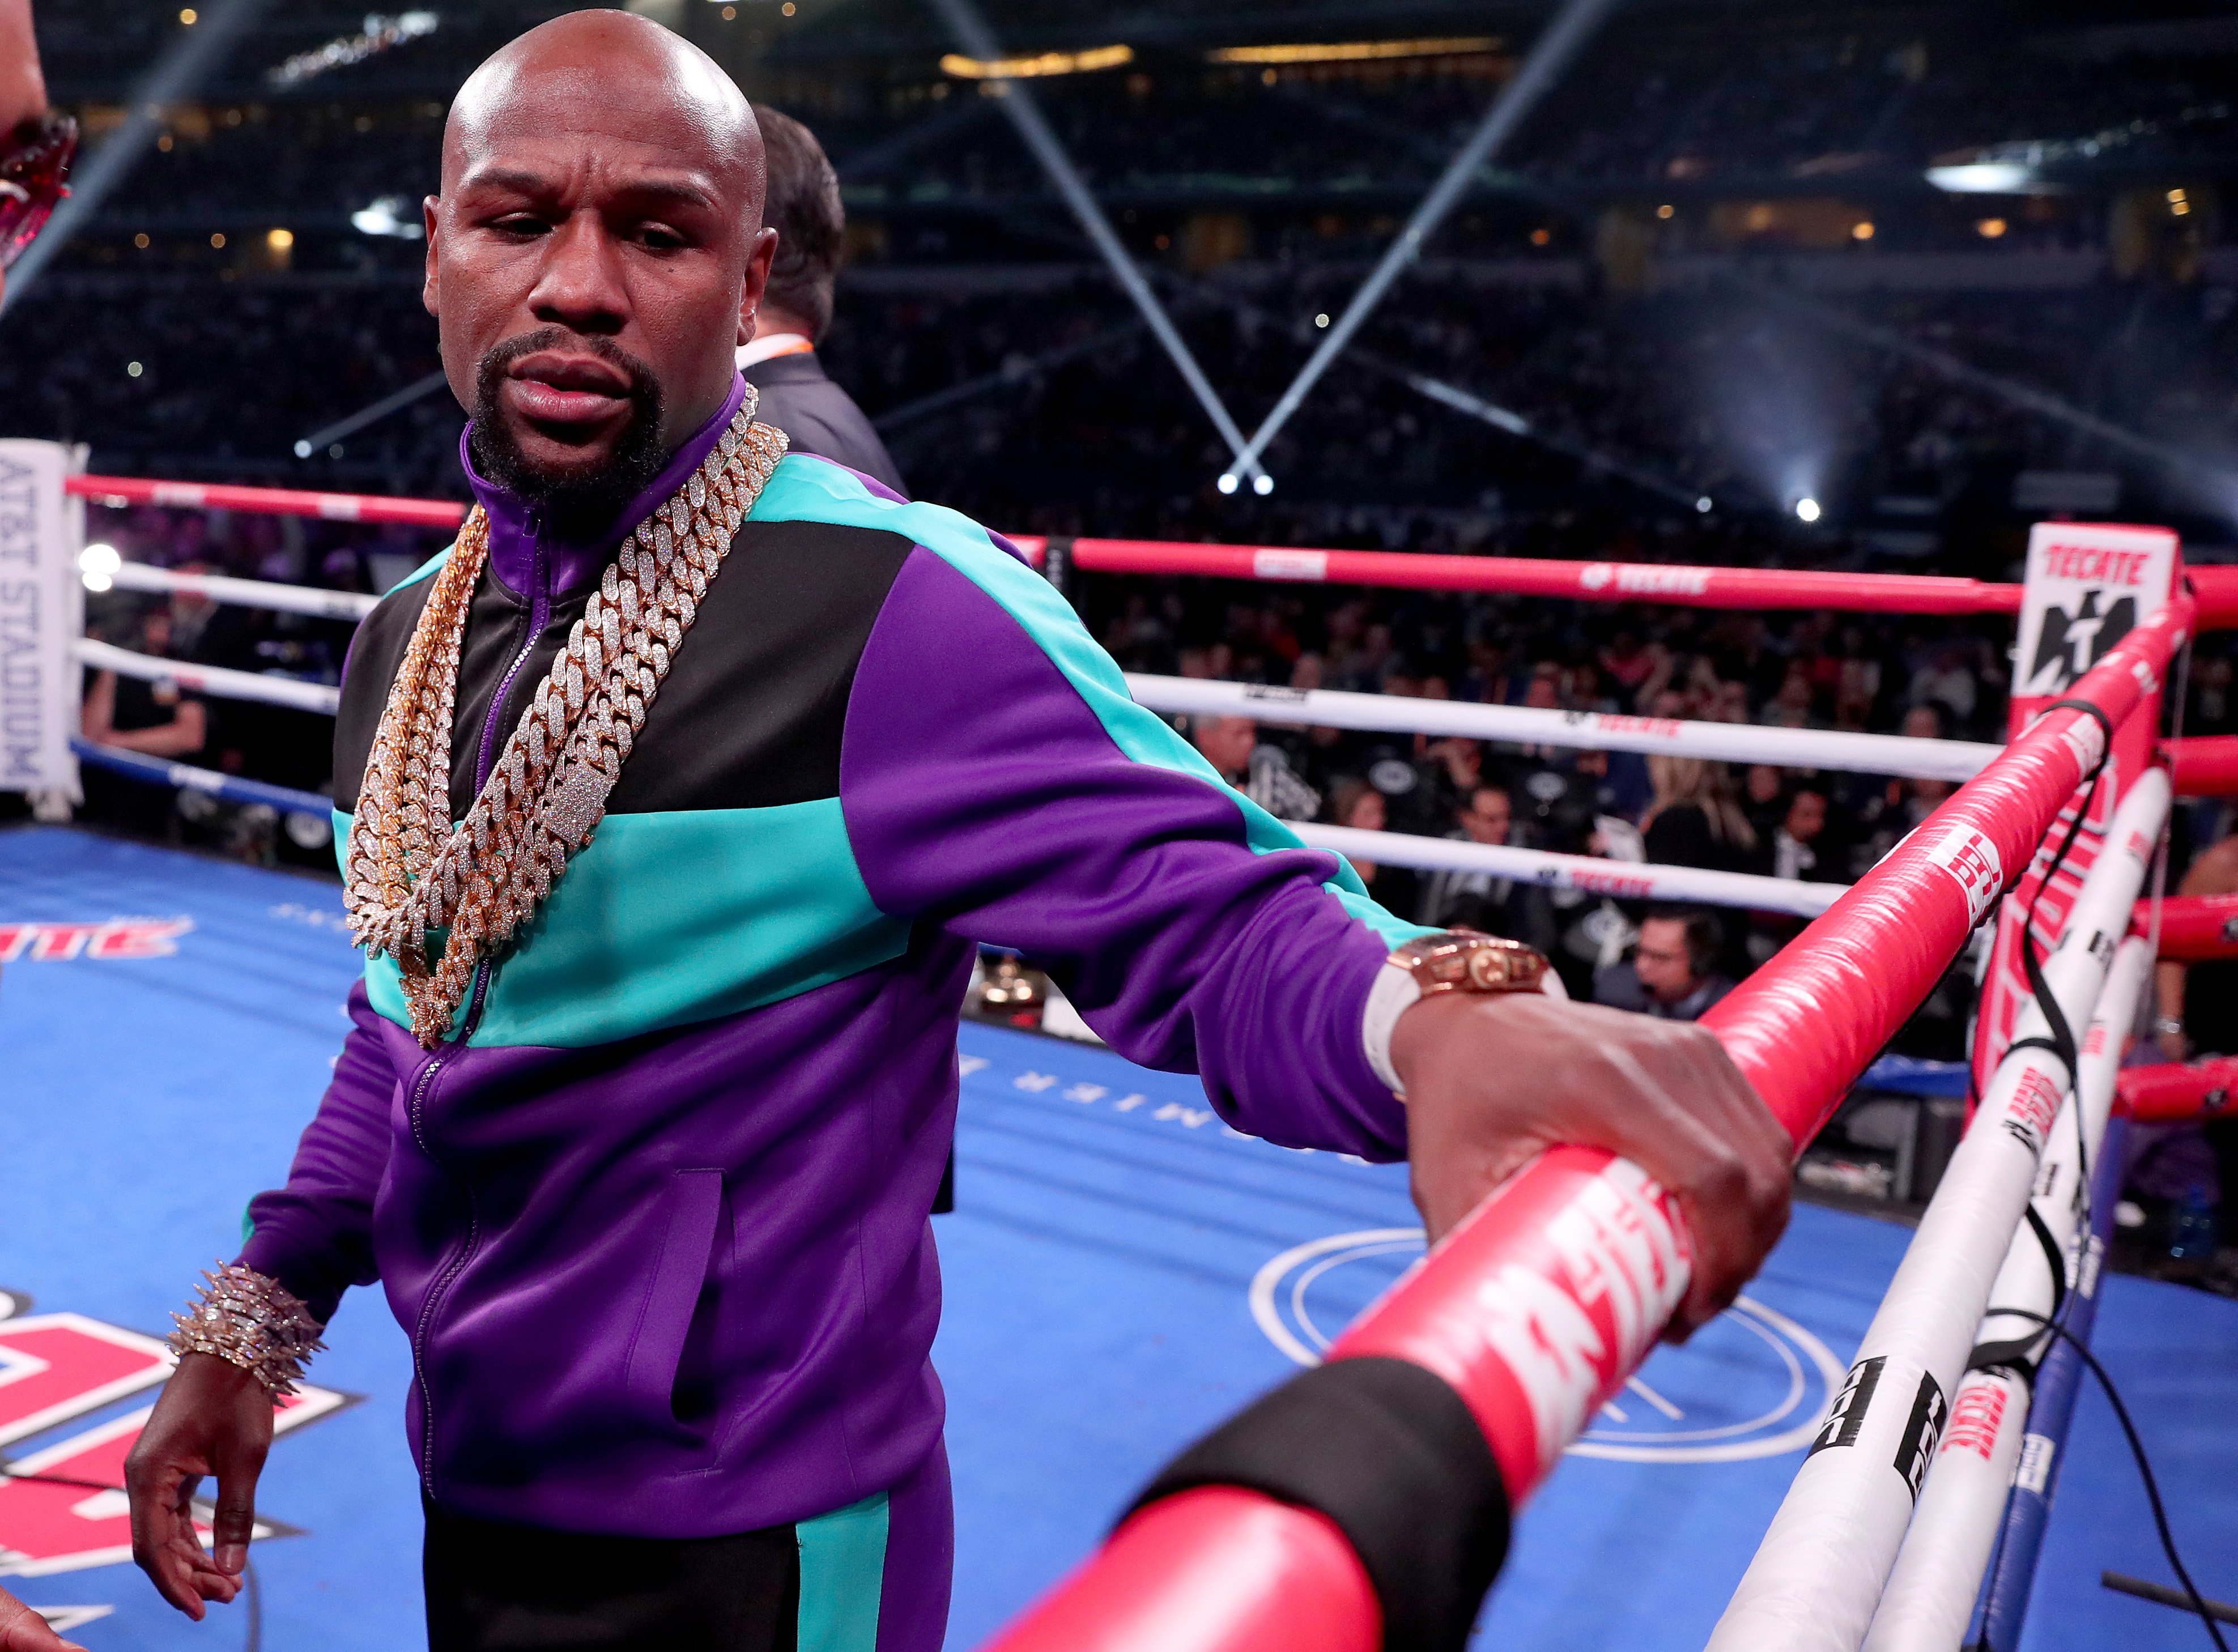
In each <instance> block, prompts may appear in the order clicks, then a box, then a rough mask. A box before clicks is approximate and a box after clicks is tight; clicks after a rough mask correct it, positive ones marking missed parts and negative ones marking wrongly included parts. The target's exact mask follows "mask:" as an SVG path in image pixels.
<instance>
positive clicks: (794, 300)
mask: <svg viewBox="0 0 2238 1652" xmlns="http://www.w3.org/2000/svg"><path fill="white" fill-rule="evenodd" d="M754 118H755V120H756V121H757V122H759V123H760V126H761V129H762V143H763V147H764V148H765V150H766V151H767V153H768V155H769V194H768V201H767V204H766V205H765V207H764V208H763V209H762V221H763V222H764V223H765V224H767V225H769V226H770V227H771V228H773V229H775V230H776V231H777V261H776V262H775V263H774V264H773V265H771V268H770V278H769V287H768V289H767V291H765V293H764V294H763V295H762V305H761V314H760V325H759V327H758V329H757V331H756V332H755V334H754V337H753V340H752V342H751V343H749V344H745V345H742V346H741V347H739V350H738V367H739V370H740V371H741V372H743V373H745V375H746V382H747V383H749V384H751V385H752V386H753V387H755V388H756V389H757V390H758V391H760V392H761V396H762V402H761V411H760V413H759V415H758V416H759V417H760V419H761V420H763V422H764V423H765V424H771V425H775V426H777V427H778V429H779V430H781V431H783V432H784V433H785V434H786V435H787V436H790V437H791V439H792V446H793V451H794V452H796V453H815V454H818V455H820V456H821V457H823V458H824V459H837V460H838V462H839V463H840V464H842V465H844V466H848V467H849V468H851V469H853V470H858V471H860V472H863V474H864V475H865V476H868V477H870V478H871V479H873V480H875V481H878V482H882V483H884V485H885V486H888V487H890V488H891V489H892V490H893V491H894V492H897V493H902V492H906V491H907V490H905V489H904V487H903V486H902V473H901V472H900V470H899V469H898V468H897V467H896V466H895V464H894V461H893V458H892V456H891V454H889V453H887V452H886V445H885V443H884V442H883V441H881V440H879V439H878V433H877V431H876V430H874V429H872V428H871V421H870V420H868V419H865V418H864V416H863V410H862V409H861V408H860V407H857V406H856V405H855V399H854V398H853V397H852V396H851V395H849V394H848V393H846V392H845V391H844V390H842V389H841V388H840V387H838V385H836V384H834V383H832V382H831V380H830V379H829V378H828V377H826V376H825V374H824V365H823V363H821V362H819V361H818V360H817V359H816V346H817V342H818V340H820V339H822V338H823V336H824V333H825V332H826V331H827V330H828V329H829V328H830V327H831V287H832V282H833V281H834V279H835V278H836V277H837V276H838V273H839V255H840V253H841V252H842V250H843V249H844V241H845V239H846V231H847V215H846V213H845V210H844V208H842V207H841V206H840V204H839V177H838V174H837V173H835V172H834V171H833V170H832V169H831V162H830V160H828V159H827V158H826V157H825V155H824V146H823V145H822V144H820V143H818V142H817V141H816V135H815V134H814V133H813V132H811V131H810V130H809V129H807V128H806V127H804V126H803V125H802V124H801V123H800V122H798V121H796V120H794V119H793V118H792V117H791V116H789V115H784V114H780V113H778V111H777V110H776V109H771V108H769V107H768V106H767V105H761V106H758V107H757V108H756V109H755V110H754Z"/></svg>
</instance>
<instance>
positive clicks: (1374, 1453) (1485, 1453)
mask: <svg viewBox="0 0 2238 1652" xmlns="http://www.w3.org/2000/svg"><path fill="white" fill-rule="evenodd" d="M1207 1485H1234V1486H1243V1487H1246V1488H1248V1489H1249V1490H1254V1491H1262V1492H1264V1493H1266V1494H1267V1495H1268V1497H1275V1498H1279V1499H1280V1500H1281V1501H1282V1502H1284V1503H1296V1504H1298V1505H1300V1506H1301V1507H1303V1508H1308V1509H1313V1510H1318V1511H1319V1512H1321V1514H1325V1515H1327V1516H1328V1517H1329V1519H1330V1520H1331V1521H1332V1522H1334V1523H1335V1525H1336V1528H1337V1530H1340V1531H1341V1532H1342V1533H1344V1535H1345V1537H1346V1539H1347V1541H1348V1542H1349V1543H1351V1544H1352V1547H1353V1550H1354V1552H1355V1553H1357V1554H1358V1555H1359V1556H1360V1561H1361V1565H1362V1566H1363V1567H1365V1568H1366V1569H1367V1576H1368V1579H1369V1581H1370V1582H1371V1583H1374V1585H1375V1593H1376V1596H1377V1598H1378V1599H1379V1600H1381V1602H1382V1606H1383V1645H1384V1648H1385V1652H1461V1649H1462V1647H1463V1646H1464V1645H1465V1644H1466V1643H1467V1640H1468V1635H1469V1628H1470V1626H1471V1625H1472V1624H1473V1623H1474V1622H1475V1621H1476V1614H1477V1609H1478V1608H1479V1607H1480V1606H1481V1605H1482V1604H1483V1603H1484V1594H1485V1591H1486V1589H1490V1588H1491V1587H1492V1580H1493V1578H1494V1577H1496V1576H1499V1575H1500V1562H1501V1561H1503V1560H1505V1559H1506V1556H1507V1490H1506V1486H1505V1485H1504V1484H1503V1483H1501V1480H1500V1465H1499V1464H1498V1463H1497V1462H1495V1461H1494V1460H1493V1455H1492V1448H1491V1447H1490V1446H1489V1445H1487V1444H1485V1438H1484V1432H1483V1431H1482V1430H1481V1429H1480V1428H1479V1427H1478V1425H1477V1421H1476V1418H1475V1417H1474V1416H1473V1415H1472V1414H1471V1413H1470V1411H1469V1408H1468V1405H1467V1402H1466V1401H1464V1400H1463V1399H1462V1398H1461V1397H1460V1395H1459V1394H1457V1393H1455V1392H1454V1391H1453V1388H1452V1387H1451V1386H1450V1385H1449V1384H1447V1382H1446V1380H1445V1379H1444V1378H1441V1377H1439V1376H1436V1375H1434V1374H1433V1373H1432V1372H1430V1371H1426V1370H1424V1369H1423V1368H1422V1367H1421V1366H1420V1365H1414V1364H1413V1363H1411V1362H1410V1361H1407V1360H1404V1359H1387V1358H1361V1359H1333V1360H1331V1361H1330V1362H1329V1363H1328V1364H1327V1365H1318V1366H1316V1367H1314V1369H1313V1370H1311V1371H1306V1372H1304V1373H1302V1374H1301V1375H1300V1376H1296V1377H1294V1378H1291V1379H1290V1380H1289V1381H1288V1382H1287V1383H1284V1384H1282V1385H1281V1387H1280V1388H1277V1389H1275V1391H1273V1392H1272V1393H1269V1394H1264V1395H1261V1397H1260V1398H1258V1399H1257V1400H1255V1401H1254V1402H1253V1403H1252V1404H1251V1405H1250V1406H1248V1408H1247V1409H1245V1410H1244V1411H1241V1412H1239V1413H1238V1414H1237V1415H1236V1416H1235V1417H1231V1418H1229V1419H1228V1421H1227V1422H1226V1423H1223V1424H1221V1426H1220V1427H1218V1428H1216V1429H1215V1430H1214V1431H1212V1432H1211V1433H1209V1434H1208V1435H1206V1436H1205V1437H1204V1438H1202V1439H1201V1440H1199V1441H1198V1442H1197V1443H1196V1444H1195V1445H1192V1446H1191V1447H1189V1450H1186V1451H1183V1452H1182V1454H1181V1456H1179V1457H1175V1459H1174V1460H1173V1462H1172V1463H1170V1464H1168V1465H1167V1466H1166V1468H1165V1470H1164V1471H1163V1472H1162V1473H1161V1474H1160V1475H1159V1476H1158V1477H1157V1478H1156V1479H1155V1480H1153V1481H1152V1482H1151V1483H1150V1485H1149V1490H1145V1491H1144V1492H1143V1493H1142V1496H1141V1497H1137V1498H1136V1500H1135V1503H1134V1507H1133V1508H1132V1509H1129V1510H1128V1512H1129V1514H1132V1513H1133V1512H1134V1511H1135V1510H1136V1509H1140V1508H1142V1506H1143V1505H1144V1504H1146V1503H1154V1502H1155V1501H1157V1500H1158V1499H1159V1498H1161V1497H1171V1496H1173V1495H1174V1494H1175V1492H1178V1491H1188V1490H1192V1489H1194V1488H1195V1487H1198V1486H1207Z"/></svg>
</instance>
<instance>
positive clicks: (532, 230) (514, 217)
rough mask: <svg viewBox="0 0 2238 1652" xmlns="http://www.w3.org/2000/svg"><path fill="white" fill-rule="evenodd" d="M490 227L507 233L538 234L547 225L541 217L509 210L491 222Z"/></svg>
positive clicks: (542, 232)
mask: <svg viewBox="0 0 2238 1652" xmlns="http://www.w3.org/2000/svg"><path fill="white" fill-rule="evenodd" d="M490 228H493V229H495V230H497V231H499V232H500V234H502V235H542V234H544V232H545V230H546V228H548V226H547V225H546V223H545V221H543V220H542V219H541V218H536V217H532V216H531V215H528V214H527V213H525V212H509V213H507V215H505V216H504V217H502V218H500V219H498V220H496V221H494V222H493V223H492V224H491V226H490Z"/></svg>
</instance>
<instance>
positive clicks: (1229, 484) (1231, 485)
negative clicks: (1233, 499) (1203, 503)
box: [1213, 471, 1235, 493]
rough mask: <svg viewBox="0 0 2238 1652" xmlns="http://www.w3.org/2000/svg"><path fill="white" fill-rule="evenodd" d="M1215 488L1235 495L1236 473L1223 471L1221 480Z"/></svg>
mask: <svg viewBox="0 0 2238 1652" xmlns="http://www.w3.org/2000/svg"><path fill="white" fill-rule="evenodd" d="M1213 486H1215V487H1216V488H1218V489H1219V490H1220V491H1221V492H1223V493H1233V492H1235V472H1234V471H1222V472H1221V473H1220V479H1219V480H1218V481H1217V482H1215V483H1214V484H1213Z"/></svg>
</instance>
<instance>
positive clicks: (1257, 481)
mask: <svg viewBox="0 0 2238 1652" xmlns="http://www.w3.org/2000/svg"><path fill="white" fill-rule="evenodd" d="M1251 491H1252V492H1254V493H1256V494H1257V495H1259V497H1260V498H1261V499H1264V498H1266V497H1267V495H1268V494H1269V493H1272V492H1274V491H1275V479H1274V478H1273V477H1271V476H1269V475H1268V474H1267V472H1264V471H1261V472H1259V474H1258V475H1256V476H1255V477H1253V478H1252V479H1251Z"/></svg>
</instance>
